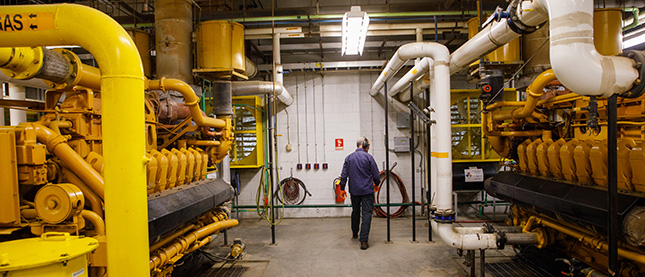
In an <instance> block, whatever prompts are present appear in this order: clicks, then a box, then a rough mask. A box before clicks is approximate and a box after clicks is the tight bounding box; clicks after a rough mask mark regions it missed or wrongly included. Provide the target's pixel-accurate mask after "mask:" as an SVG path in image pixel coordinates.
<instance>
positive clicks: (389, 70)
mask: <svg viewBox="0 0 645 277" xmlns="http://www.w3.org/2000/svg"><path fill="white" fill-rule="evenodd" d="M405 62H406V60H402V59H400V58H399V52H398V51H397V52H396V53H394V55H393V56H392V58H391V59H390V61H389V62H388V63H387V65H385V68H384V69H383V71H382V72H381V74H380V75H379V76H378V78H377V79H376V81H375V82H374V85H372V88H371V89H370V95H371V96H376V95H377V94H378V93H379V91H380V90H381V89H382V88H383V86H384V85H385V82H387V81H388V80H390V79H391V78H392V76H394V74H396V73H397V72H398V71H399V69H401V67H403V65H404V64H405Z"/></svg>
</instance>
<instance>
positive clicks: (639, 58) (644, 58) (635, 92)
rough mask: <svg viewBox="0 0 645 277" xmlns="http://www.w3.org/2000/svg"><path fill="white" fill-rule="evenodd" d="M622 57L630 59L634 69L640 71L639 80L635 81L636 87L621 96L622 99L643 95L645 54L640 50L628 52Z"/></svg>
mask: <svg viewBox="0 0 645 277" xmlns="http://www.w3.org/2000/svg"><path fill="white" fill-rule="evenodd" d="M621 56H625V57H628V58H630V59H632V60H634V62H636V63H635V64H634V67H635V68H636V70H638V79H636V80H635V81H634V85H633V86H632V87H631V88H630V89H629V90H628V91H625V92H624V93H623V94H621V95H620V96H621V97H624V98H636V97H639V96H641V95H643V92H645V81H644V80H643V78H645V66H643V65H645V52H643V51H638V50H627V51H625V52H623V53H622V54H621Z"/></svg>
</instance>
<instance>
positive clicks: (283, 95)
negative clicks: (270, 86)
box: [275, 84, 293, 106]
mask: <svg viewBox="0 0 645 277" xmlns="http://www.w3.org/2000/svg"><path fill="white" fill-rule="evenodd" d="M275 95H277V97H278V100H280V102H282V103H283V104H285V105H286V106H291V104H293V97H292V96H291V93H289V91H287V89H286V88H285V87H284V85H282V84H276V90H275Z"/></svg>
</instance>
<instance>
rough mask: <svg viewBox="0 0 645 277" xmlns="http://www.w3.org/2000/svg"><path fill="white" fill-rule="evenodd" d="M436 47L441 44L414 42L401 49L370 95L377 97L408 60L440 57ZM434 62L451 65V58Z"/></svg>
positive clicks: (388, 64)
mask: <svg viewBox="0 0 645 277" xmlns="http://www.w3.org/2000/svg"><path fill="white" fill-rule="evenodd" d="M436 45H441V44H438V43H435V42H413V43H408V44H405V45H403V46H401V47H399V49H398V50H396V53H394V55H393V56H392V58H391V59H390V61H389V62H388V63H387V65H386V66H385V68H384V69H383V71H382V72H381V74H380V75H379V77H378V78H377V79H376V81H375V82H374V85H372V88H371V89H370V95H372V96H375V95H376V94H378V92H379V91H380V90H381V89H382V88H383V86H384V85H385V82H387V81H388V80H390V79H391V78H392V76H394V75H395V74H396V73H397V72H398V71H399V70H400V69H401V67H403V65H404V64H405V63H406V62H407V61H408V60H410V59H414V58H420V57H433V56H439V52H441V51H438V50H437V49H439V48H438V47H436ZM433 60H434V62H435V63H446V64H449V63H450V56H448V57H447V58H446V59H445V60H437V59H433Z"/></svg>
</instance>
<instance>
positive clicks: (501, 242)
mask: <svg viewBox="0 0 645 277" xmlns="http://www.w3.org/2000/svg"><path fill="white" fill-rule="evenodd" d="M496 236H497V241H496V242H495V243H496V244H497V249H504V247H505V246H506V233H505V232H504V231H502V230H497V234H496Z"/></svg>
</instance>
